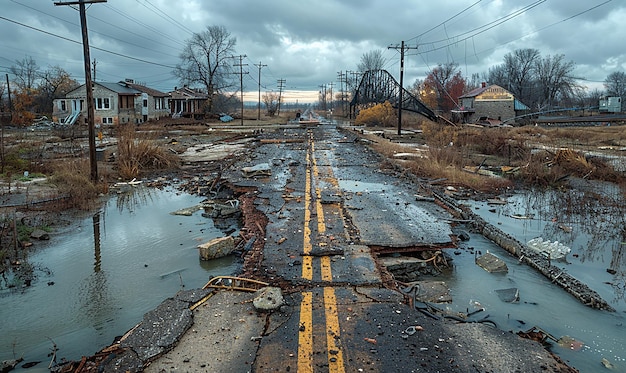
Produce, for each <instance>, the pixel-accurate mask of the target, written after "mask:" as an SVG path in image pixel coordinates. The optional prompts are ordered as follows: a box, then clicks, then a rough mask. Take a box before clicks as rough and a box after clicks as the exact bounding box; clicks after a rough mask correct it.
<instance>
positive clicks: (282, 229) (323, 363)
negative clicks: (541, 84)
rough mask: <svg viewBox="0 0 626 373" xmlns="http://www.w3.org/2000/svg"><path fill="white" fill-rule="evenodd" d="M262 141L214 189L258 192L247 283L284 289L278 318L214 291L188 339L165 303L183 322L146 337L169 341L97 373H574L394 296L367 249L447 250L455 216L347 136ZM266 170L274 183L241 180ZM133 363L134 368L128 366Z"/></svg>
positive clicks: (517, 341) (184, 312)
mask: <svg viewBox="0 0 626 373" xmlns="http://www.w3.org/2000/svg"><path fill="white" fill-rule="evenodd" d="M260 139H263V140H264V141H262V142H259V143H258V146H256V147H254V149H251V151H250V153H249V154H248V156H247V157H246V158H245V159H243V160H242V161H240V162H239V163H237V164H235V165H233V166H232V167H230V168H229V169H228V170H226V171H225V172H224V173H223V175H222V177H223V178H225V179H227V180H229V182H230V183H232V184H233V185H235V186H236V187H238V188H247V189H249V190H254V193H255V199H254V203H255V206H256V208H257V210H259V211H260V212H261V213H262V214H263V215H264V216H265V217H266V218H267V219H268V220H267V225H265V226H264V227H263V228H264V229H263V232H264V237H261V239H264V246H263V250H262V255H261V256H260V259H259V261H258V263H257V265H256V266H254V268H252V269H251V268H248V270H247V272H246V273H247V275H250V276H258V278H262V279H264V281H267V282H269V283H270V285H273V286H280V287H281V288H283V291H284V297H285V304H284V305H283V306H282V307H280V308H279V309H277V310H276V311H272V312H259V311H257V310H255V308H254V307H253V305H252V300H253V298H254V295H253V294H252V293H247V292H238V291H219V292H217V293H216V294H215V295H213V297H211V298H210V299H208V300H207V301H205V302H203V303H202V304H201V305H200V306H199V307H197V308H195V309H194V310H193V311H191V319H192V322H191V325H189V323H188V322H187V321H186V320H187V317H188V315H189V304H191V301H189V303H185V302H182V301H178V302H170V303H175V304H176V305H177V307H179V308H180V311H179V312H180V315H181V317H178V318H177V317H175V316H172V317H168V318H167V319H171V320H174V321H175V322H174V324H175V327H171V324H168V322H167V320H165V321H163V319H164V318H158V317H157V319H158V320H156V321H155V319H153V318H144V321H143V322H142V324H144V326H145V325H148V324H151V325H160V330H162V333H177V334H175V336H174V337H169V338H157V339H158V341H157V342H149V341H148V340H147V338H148V337H149V336H150V335H151V336H154V335H159V333H161V332H159V331H158V330H159V328H157V329H156V330H152V331H149V332H143V335H144V337H142V338H146V339H145V340H144V341H143V342H142V338H139V337H127V338H125V341H127V342H128V341H129V340H134V341H135V342H134V343H135V344H136V345H133V344H130V343H127V344H126V345H125V346H126V349H125V351H124V353H123V354H119V353H118V355H116V357H113V358H111V359H108V360H107V361H106V364H105V365H103V368H104V370H105V371H120V370H126V369H128V370H134V371H137V370H141V369H145V370H146V371H148V372H178V371H180V372H182V371H184V372H570V371H574V370H572V369H571V368H569V367H567V366H566V365H564V364H563V363H562V362H560V361H558V359H557V358H555V357H554V356H553V355H552V354H550V353H549V352H548V351H546V350H545V349H544V348H543V347H542V346H541V345H539V344H538V343H535V342H531V341H529V340H526V339H522V338H520V337H518V336H517V335H516V334H512V333H510V332H507V331H502V330H499V329H497V328H495V327H493V326H492V325H490V324H489V323H479V322H459V321H458V320H454V319H451V318H444V317H443V314H439V313H438V312H437V310H436V309H433V308H429V309H428V311H429V312H421V311H424V310H423V308H424V307H425V303H421V302H419V301H418V302H416V303H413V302H409V298H410V297H407V296H406V294H403V293H402V292H401V291H399V289H394V288H391V285H392V284H393V281H390V278H389V274H388V273H387V272H386V271H385V270H384V268H381V267H380V266H379V264H378V263H377V261H376V260H375V256H376V255H375V254H374V253H372V252H371V248H372V247H387V248H392V249H393V248H398V249H401V248H404V247H421V246H423V247H430V248H437V247H449V246H451V245H453V243H452V238H451V236H452V230H451V227H450V225H449V220H448V219H449V218H450V217H451V216H449V215H448V213H447V212H446V211H445V210H443V209H442V208H440V207H439V206H437V205H436V204H434V203H432V202H425V201H417V200H416V198H415V194H416V193H417V185H414V184H413V183H412V182H411V181H409V180H406V179H404V178H402V177H400V176H397V175H395V174H394V173H393V172H384V171H382V170H381V160H380V159H379V158H378V156H377V155H375V154H373V153H372V152H370V151H369V150H368V149H367V147H365V146H364V145H363V144H361V143H360V142H359V141H356V140H355V136H353V135H352V134H351V133H350V132H349V131H345V132H343V131H340V130H338V129H337V128H336V127H335V126H332V125H322V126H317V127H310V128H287V127H285V128H284V129H281V130H279V131H275V132H266V133H265V134H263V135H261V137H260ZM265 163H267V164H268V165H269V169H270V170H271V176H269V177H268V176H262V177H258V178H254V177H244V176H243V174H242V173H241V169H242V168H243V167H251V166H259V165H263V164H265ZM193 295H194V297H193V298H194V299H193V301H196V300H197V299H196V298H197V297H198V296H199V295H198V294H193ZM412 303H413V304H412ZM417 306H419V307H417ZM418 308H420V309H422V310H420V309H418ZM170 311H171V308H168V312H170ZM174 313H175V314H176V311H174ZM158 314H159V313H158V312H157V316H158ZM152 316H153V317H154V316H155V315H152ZM181 320H184V321H181ZM470 320H471V319H470ZM168 325H169V326H168ZM138 329H141V325H140V327H139V328H138ZM173 329H177V331H174V330H173ZM130 334H131V335H132V332H131V333H130ZM153 340H154V339H153ZM163 340H167V345H165V346H162V348H161V350H162V352H159V353H154V354H152V355H147V353H148V352H149V353H152V352H153V350H154V349H150V348H147V347H146V346H149V345H151V344H152V343H157V344H158V343H162V342H159V341H163ZM171 340H173V341H174V342H170V341H171ZM137 346H143V347H142V348H139V347H137ZM137 350H141V351H143V355H142V357H141V358H140V359H138V360H137V359H134V360H133V359H128V355H129V354H130V355H132V356H136V355H135V354H136V353H137ZM168 350H169V352H165V351H168ZM123 355H124V356H126V360H125V361H129V360H132V361H134V365H133V366H132V367H130V366H126V367H125V366H124V363H123V358H122V356H123Z"/></svg>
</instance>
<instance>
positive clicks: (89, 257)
mask: <svg viewBox="0 0 626 373" xmlns="http://www.w3.org/2000/svg"><path fill="white" fill-rule="evenodd" d="M200 202H201V199H200V198H198V197H195V196H190V195H187V194H182V193H178V192H176V191H174V190H164V191H160V190H148V191H146V193H143V194H141V195H135V196H134V197H130V198H129V197H128V196H126V195H120V196H114V197H112V199H111V200H110V201H109V202H108V203H107V205H106V206H104V207H103V209H102V213H101V214H100V215H99V219H98V218H95V219H94V218H88V219H85V220H83V221H81V222H79V224H78V225H77V226H76V227H75V228H74V229H72V230H71V231H70V232H68V233H65V234H62V235H59V236H57V235H54V234H53V235H52V236H51V240H50V242H49V243H48V244H47V245H46V247H45V248H43V249H41V250H39V251H38V252H37V253H35V254H33V255H32V256H31V257H30V261H31V262H32V263H33V264H34V265H35V266H36V267H37V268H39V269H40V270H39V271H37V274H38V276H39V278H38V280H37V281H36V282H34V283H33V285H32V286H31V287H29V288H25V289H23V290H19V291H15V290H2V292H0V319H2V323H1V324H0V335H2V339H1V340H0V351H1V352H0V360H5V359H12V358H13V357H14V356H13V353H15V355H16V356H22V355H23V357H24V361H25V362H29V361H41V363H40V364H39V365H37V366H36V367H33V368H30V369H29V370H28V371H30V372H32V371H34V370H42V371H44V370H45V371H47V369H45V368H46V367H47V366H48V363H49V361H50V358H49V357H48V356H47V355H48V353H49V352H50V348H51V347H52V342H51V340H52V341H54V343H56V344H57V346H58V348H59V351H58V354H57V356H58V358H59V359H60V358H62V357H65V358H67V359H70V360H80V358H81V356H83V355H91V354H93V353H95V352H97V351H98V350H99V349H100V348H102V347H105V346H107V345H109V344H111V343H112V342H113V340H114V338H115V337H116V336H118V335H120V334H123V333H124V332H126V331H127V330H129V329H130V328H132V327H133V326H134V325H136V324H137V323H138V322H140V321H141V319H142V317H143V314H144V313H145V312H147V311H149V310H151V309H153V308H154V307H156V306H157V305H158V304H160V303H161V302H162V301H163V300H164V299H166V298H168V297H170V296H173V295H174V294H175V293H176V292H177V291H178V290H180V289H182V288H183V287H184V288H185V289H192V288H199V287H202V286H203V285H204V284H205V283H206V282H207V281H208V280H209V276H218V275H230V274H232V273H234V272H235V270H236V266H237V264H236V263H235V261H234V258H233V257H226V258H222V259H218V260H214V261H206V262H201V261H200V260H199V254H198V250H197V249H196V246H197V245H198V244H200V243H203V242H206V241H209V240H210V239H212V238H215V237H221V236H223V234H222V232H221V231H220V230H218V229H217V228H215V227H214V225H213V221H212V220H211V219H208V218H205V217H202V216H201V211H197V212H195V213H194V214H193V215H191V216H176V215H172V214H170V212H172V211H176V210H178V209H182V208H187V207H190V206H194V205H196V204H198V203H200ZM98 220H99V222H98ZM94 223H96V224H94ZM47 271H49V274H48V273H47ZM49 284H50V285H49ZM17 370H18V371H19V370H22V369H21V368H18V369H17Z"/></svg>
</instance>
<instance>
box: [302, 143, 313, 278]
mask: <svg viewBox="0 0 626 373" xmlns="http://www.w3.org/2000/svg"><path fill="white" fill-rule="evenodd" d="M310 165H311V157H310V156H309V151H308V150H307V153H306V177H305V179H306V180H305V186H304V237H303V243H302V251H303V253H304V255H303V257H302V278H303V279H306V280H309V281H310V280H312V279H313V258H312V257H311V255H309V254H310V253H311V173H310Z"/></svg>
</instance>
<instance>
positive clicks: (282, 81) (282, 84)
mask: <svg viewBox="0 0 626 373" xmlns="http://www.w3.org/2000/svg"><path fill="white" fill-rule="evenodd" d="M286 82H287V81H286V80H285V79H278V113H277V114H276V115H278V116H280V102H281V101H282V96H283V88H284V87H285V83H286Z"/></svg>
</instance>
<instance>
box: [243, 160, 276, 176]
mask: <svg viewBox="0 0 626 373" xmlns="http://www.w3.org/2000/svg"><path fill="white" fill-rule="evenodd" d="M241 172H242V173H243V176H244V177H256V176H271V175H272V169H271V167H270V164H269V163H259V164H257V165H255V166H251V167H244V168H242V169H241Z"/></svg>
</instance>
